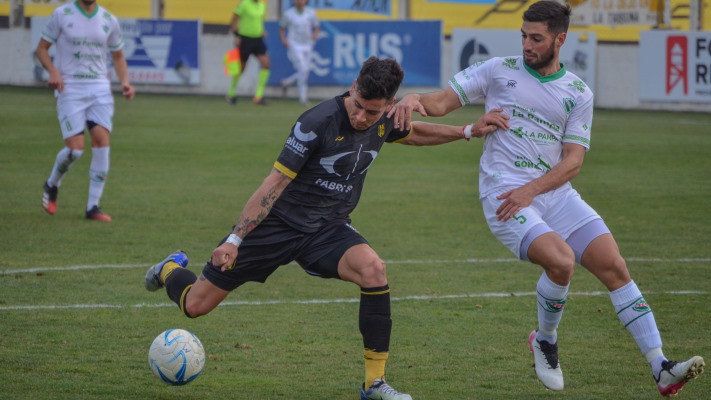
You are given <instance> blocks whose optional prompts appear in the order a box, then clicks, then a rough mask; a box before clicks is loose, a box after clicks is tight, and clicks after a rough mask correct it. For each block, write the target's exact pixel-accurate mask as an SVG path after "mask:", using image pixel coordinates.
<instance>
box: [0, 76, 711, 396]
mask: <svg viewBox="0 0 711 400" xmlns="http://www.w3.org/2000/svg"><path fill="white" fill-rule="evenodd" d="M338 93H340V92H337V91H336V92H334V95H336V94H338ZM0 110H2V111H0V159H2V160H3V161H2V170H0V188H2V189H0V254H1V255H2V256H1V257H0V328H1V329H0V375H1V376H2V379H0V398H3V399H5V398H7V399H26V398H27V399H29V398H46V399H99V398H101V399H149V398H150V399H174V398H181V399H208V398H209V399H297V398H315V399H356V398H358V388H359V386H360V384H361V382H362V380H363V364H362V343H361V337H360V334H359V332H358V322H357V317H358V298H359V295H358V289H357V288H356V287H355V285H352V284H349V283H345V282H340V281H335V280H329V281H326V280H321V279H318V278H313V277H310V276H308V275H306V274H305V273H303V271H301V269H300V268H299V267H298V266H294V265H289V266H285V267H282V268H280V269H279V270H278V271H277V272H276V273H275V274H274V275H273V276H272V277H271V278H270V279H269V280H268V281H267V283H266V284H264V285H261V284H247V285H245V286H244V287H242V288H240V289H238V290H237V291H235V292H233V293H232V294H231V295H230V296H229V297H228V298H227V301H226V302H225V303H224V304H223V305H222V306H221V307H218V308H217V309H216V310H214V311H213V312H212V313H211V314H210V315H208V316H205V317H201V318H198V319H195V320H189V319H187V318H185V317H184V316H183V315H182V313H181V312H180V311H179V310H178V309H177V307H176V306H175V305H174V304H172V303H171V302H170V301H169V300H168V298H167V296H165V294H164V293H162V292H159V293H148V292H146V291H145V289H144V288H143V276H144V273H145V270H146V268H147V267H148V266H149V265H151V264H153V263H155V262H157V261H159V260H161V259H163V258H164V257H165V256H166V255H167V254H168V253H170V252H172V251H174V250H175V249H177V248H181V249H184V250H185V251H187V253H188V255H189V256H190V260H191V264H190V268H191V269H192V270H193V271H195V272H196V273H199V271H200V270H201V269H202V265H203V263H204V261H206V260H207V259H208V258H209V257H210V254H211V252H212V250H213V249H214V246H215V245H216V244H217V242H218V241H219V240H220V238H221V237H223V236H224V235H225V234H226V233H228V232H229V231H230V229H231V225H232V224H233V223H234V222H235V221H236V219H237V217H238V215H239V213H240V211H241V208H242V206H243V205H244V203H245V201H246V200H247V199H248V197H249V196H250V195H251V194H252V192H253V191H254V190H255V189H256V188H257V187H258V186H259V184H260V183H261V181H262V180H263V179H264V177H266V175H267V174H268V173H269V171H270V169H271V166H272V164H273V162H274V160H275V159H276V157H277V155H278V153H279V152H280V150H281V147H282V145H283V142H284V140H285V138H286V136H287V135H288V133H289V130H290V128H291V126H292V124H293V123H294V121H295V120H296V118H297V116H298V115H299V114H300V112H302V111H303V109H302V108H300V106H299V105H298V103H297V102H296V101H287V100H272V101H271V102H270V105H269V106H268V107H261V106H255V105H253V104H251V102H249V101H242V102H240V103H239V104H238V105H237V106H236V107H230V106H229V105H227V104H225V102H224V100H222V99H221V98H217V97H193V96H159V95H147V94H142V93H140V88H139V94H138V96H137V97H136V99H135V100H134V101H131V102H126V101H124V100H123V99H122V98H121V97H120V96H117V98H116V115H115V117H114V126H115V127H114V134H113V136H112V143H111V170H110V172H109V176H108V180H107V186H106V190H105V192H104V197H103V200H102V203H101V205H102V209H103V210H104V211H105V212H107V213H108V214H110V215H111V216H112V217H113V218H114V220H113V221H112V222H111V223H108V224H104V223H98V222H92V221H86V220H84V207H85V204H86V197H87V191H88V178H87V171H88V167H89V162H90V159H91V151H90V150H89V146H88V145H87V150H86V151H85V153H84V155H83V157H82V158H81V159H80V160H79V161H78V162H77V163H76V164H75V165H74V166H73V167H72V170H71V171H70V172H69V174H68V175H67V176H66V177H65V179H64V181H63V182H62V186H61V189H60V192H59V210H58V212H57V214H56V215H54V216H49V215H47V214H45V213H44V211H42V209H41V196H42V184H43V182H44V180H45V179H46V178H47V177H48V176H49V172H50V169H51V167H52V164H53V162H54V157H55V155H56V152H57V151H58V150H59V149H60V147H61V146H62V143H61V135H60V133H59V129H58V126H57V119H56V111H55V101H54V98H53V97H52V95H51V92H50V91H48V90H39V89H21V88H12V87H0ZM481 113H482V109H481V108H480V107H467V108H464V109H460V110H458V111H457V112H455V113H453V114H451V115H450V116H447V117H445V118H440V119H438V121H441V122H448V123H452V124H461V125H463V124H465V123H467V122H471V121H472V120H475V119H476V118H477V117H478V116H479V115H481ZM709 126H711V117H710V116H708V115H704V114H692V113H688V114H687V113H666V112H631V111H607V110H598V111H596V116H595V121H594V124H593V136H592V148H591V151H590V152H589V153H588V154H587V156H586V162H585V165H584V166H583V169H582V172H581V173H580V175H579V176H578V177H577V178H575V180H574V181H573V185H574V186H575V187H576V188H577V190H578V191H579V192H580V193H581V194H582V196H583V198H585V199H586V201H587V202H588V203H590V204H591V205H592V206H593V207H594V208H595V209H596V210H597V211H598V212H599V213H600V214H601V215H602V216H603V217H604V218H605V221H606V223H607V224H608V226H609V227H610V228H611V229H612V232H613V234H614V235H615V237H616V239H617V241H618V243H619V245H620V248H621V250H622V254H623V255H624V256H625V257H626V258H627V260H628V266H629V269H630V271H631V273H632V276H633V279H635V281H636V282H637V284H638V285H639V286H640V288H641V289H642V291H643V293H644V294H645V298H646V300H647V301H648V302H649V303H650V304H651V306H652V308H653V310H654V312H655V317H656V320H657V323H658V325H659V329H660V331H661V333H662V339H663V340H664V345H665V346H664V350H665V353H666V355H667V356H668V357H670V358H673V359H678V360H682V359H683V360H685V359H687V358H688V357H690V356H692V355H695V354H698V355H702V356H704V357H705V358H706V360H707V362H709V361H711V340H709V334H708V333H709V332H711V307H709V300H710V297H711V289H710V287H711V268H710V267H711V250H710V249H711V246H709V245H710V244H711V243H710V242H711V208H710V207H709V198H711V175H709V173H708V171H709V170H711V158H709V157H708V150H709V149H711V129H710V128H709ZM480 153H481V143H480V141H476V140H472V141H471V142H469V143H466V142H464V141H459V142H456V143H451V144H447V145H443V146H439V147H431V148H413V147H408V146H402V145H396V144H394V145H386V146H385V147H384V148H383V151H382V152H381V153H380V157H378V160H377V162H376V163H375V164H374V165H373V167H372V168H371V169H370V172H369V175H370V176H369V178H368V181H367V183H366V187H365V190H364V193H363V198H362V200H361V203H360V205H359V207H358V209H357V210H356V211H355V213H354V214H353V223H354V226H355V227H357V228H358V229H359V230H360V231H361V232H362V233H363V234H364V235H365V237H366V238H368V240H369V241H370V243H371V244H372V246H373V247H374V248H375V250H376V251H377V252H378V254H379V255H380V256H381V257H382V258H383V259H384V260H386V261H387V262H388V277H389V282H390V286H391V288H392V296H393V304H392V311H393V321H394V326H393V335H392V341H391V354H390V359H389V361H388V367H387V379H388V381H389V382H390V383H391V384H392V385H393V386H394V387H395V388H398V389H400V390H403V391H406V392H409V393H410V394H412V395H413V397H414V398H415V399H455V400H458V399H474V398H477V399H480V398H486V399H504V398H505V399H548V398H560V399H657V398H659V394H658V391H657V390H656V387H655V384H654V381H653V379H652V377H651V374H650V371H649V368H648V367H647V365H646V362H645V360H644V357H643V356H642V355H641V354H640V352H639V350H638V348H637V346H636V344H635V343H634V341H633V340H632V338H631V337H630V336H629V334H628V333H627V332H626V330H625V329H624V328H623V327H622V325H621V324H620V323H619V320H618V319H617V316H616V314H615V312H614V309H613V308H612V305H611V304H610V301H609V297H608V296H607V294H606V293H604V292H605V290H604V287H603V286H602V285H601V284H600V283H599V282H598V281H596V280H595V279H594V277H592V275H591V274H590V273H588V272H587V271H585V270H584V269H583V268H580V267H579V268H578V270H577V271H576V275H575V276H574V278H573V282H572V285H571V294H570V296H569V301H568V304H567V306H566V311H565V316H564V317H563V322H562V324H561V326H560V329H559V335H560V336H559V337H560V342H559V343H560V358H561V365H562V368H563V370H564V373H565V376H566V389H565V391H563V392H561V393H554V392H550V391H547V390H546V389H544V387H543V386H542V384H540V383H539V382H538V381H537V380H536V377H535V373H534V372H533V369H532V368H531V365H532V362H533V359H532V356H531V354H530V352H529V350H528V346H527V343H526V340H527V337H528V333H529V332H530V331H531V330H532V329H533V328H535V326H536V305H535V297H534V295H533V293H534V292H535V284H536V281H537V279H538V277H539V275H540V273H541V271H540V268H539V267H536V266H534V265H530V264H527V263H522V262H519V261H516V260H515V259H514V258H513V257H512V255H511V254H510V253H509V252H508V251H507V250H506V249H505V248H504V247H503V246H502V245H501V244H499V243H498V242H497V241H496V240H495V239H494V238H493V236H492V234H491V233H490V232H489V230H488V227H487V226H486V223H485V222H484V220H483V216H482V212H481V207H480V205H479V202H478V199H477V185H476V182H477V176H476V174H477V163H478V157H479V155H480ZM173 327H179V328H184V329H188V330H190V331H192V332H193V333H195V334H196V335H197V336H198V337H199V338H200V339H201V341H202V342H203V344H204V346H205V348H206V351H207V354H208V355H209V356H208V360H207V363H206V367H205V371H204V372H203V374H202V375H201V376H200V377H199V378H198V379H197V380H196V381H194V382H192V383H190V384H189V385H187V386H184V387H171V386H167V385H165V384H163V383H161V382H160V381H158V380H157V379H156V378H155V377H154V376H153V375H152V374H151V372H150V369H149V367H148V362H147V353H148V348H149V346H150V344H151V342H152V340H153V338H154V337H155V336H156V335H157V334H158V333H160V332H162V331H163V330H165V329H168V328H173ZM680 396H681V398H685V399H708V398H709V397H711V377H710V376H708V374H705V375H702V376H701V377H700V378H699V379H697V380H696V381H694V382H691V383H690V384H688V385H687V387H686V388H685V389H684V390H683V392H682V394H681V395H680Z"/></svg>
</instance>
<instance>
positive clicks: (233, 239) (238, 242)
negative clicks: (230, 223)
mask: <svg viewBox="0 0 711 400" xmlns="http://www.w3.org/2000/svg"><path fill="white" fill-rule="evenodd" d="M225 243H230V244H233V245H235V246H237V247H239V245H241V244H242V238H241V237H239V236H237V235H235V234H234V233H230V236H227V239H225Z"/></svg>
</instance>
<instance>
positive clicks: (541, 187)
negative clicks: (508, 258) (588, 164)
mask: <svg viewBox="0 0 711 400" xmlns="http://www.w3.org/2000/svg"><path fill="white" fill-rule="evenodd" d="M584 158H585V147H583V146H581V145H579V144H575V143H565V144H563V160H561V162H560V163H558V164H557V165H556V166H554V167H553V168H551V170H550V171H548V173H547V174H545V175H543V176H541V177H540V178H537V179H534V180H532V181H531V182H528V183H527V184H525V185H523V186H521V187H518V188H516V189H513V190H509V191H508V192H506V193H502V194H501V195H499V196H497V197H496V198H497V199H499V200H502V199H503V200H504V202H503V203H501V205H500V206H499V208H498V209H497V210H496V219H497V220H499V221H506V220H507V219H509V218H511V217H513V216H514V215H516V213H517V212H519V211H521V209H523V208H526V207H528V206H530V205H531V202H532V201H533V198H534V197H536V196H538V195H539V194H541V193H546V192H550V191H551V190H553V189H557V188H559V187H560V186H562V185H563V184H565V183H566V182H568V181H570V180H571V179H573V178H575V177H576V176H577V175H578V173H579V172H580V168H582V166H583V159H584Z"/></svg>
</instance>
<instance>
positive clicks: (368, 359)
mask: <svg viewBox="0 0 711 400" xmlns="http://www.w3.org/2000/svg"><path fill="white" fill-rule="evenodd" d="M358 326H359V328H360V333H361V334H362V335H363V347H364V358H365V385H364V386H365V390H368V389H370V386H371V385H372V384H373V381H375V380H376V379H382V378H384V377H385V362H386V361H387V359H388V351H389V348H390V332H391V330H392V320H391V319H390V288H389V287H388V285H385V286H381V287H375V288H361V290H360V313H359V318H358Z"/></svg>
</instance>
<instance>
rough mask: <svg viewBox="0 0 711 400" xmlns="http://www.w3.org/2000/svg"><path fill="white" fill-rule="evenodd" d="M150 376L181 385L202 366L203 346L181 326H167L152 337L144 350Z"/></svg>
mask: <svg viewBox="0 0 711 400" xmlns="http://www.w3.org/2000/svg"><path fill="white" fill-rule="evenodd" d="M148 364H149V365H150V367H151V371H153V375H155V376H157V377H158V378H160V379H161V380H162V381H163V382H166V383H170V384H171V385H185V384H186V383H189V382H190V381H192V380H193V379H195V378H197V377H198V375H200V373H201V372H202V369H203V368H204V367H205V349H203V347H202V343H200V340H199V339H198V338H197V337H196V336H195V335H193V334H192V333H190V332H188V331H186V330H184V329H168V330H167V331H165V332H163V333H161V334H160V335H158V336H156V338H155V340H154V341H153V344H151V349H150V350H148Z"/></svg>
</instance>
